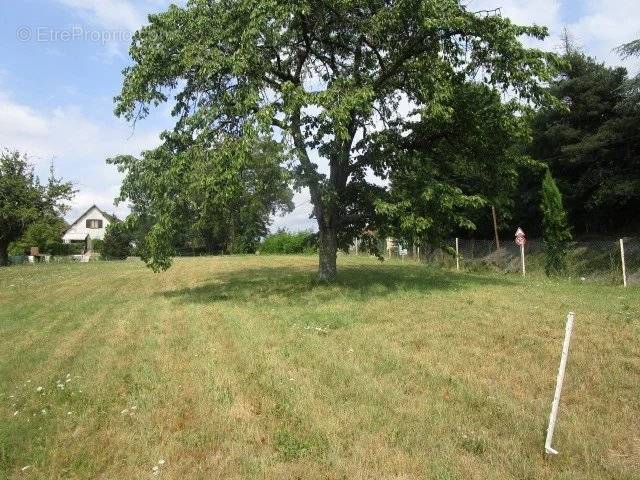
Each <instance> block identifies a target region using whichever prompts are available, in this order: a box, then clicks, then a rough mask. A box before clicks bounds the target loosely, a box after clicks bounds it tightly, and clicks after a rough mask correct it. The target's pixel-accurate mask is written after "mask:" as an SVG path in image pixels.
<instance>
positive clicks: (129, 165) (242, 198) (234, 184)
mask: <svg viewBox="0 0 640 480" xmlns="http://www.w3.org/2000/svg"><path fill="white" fill-rule="evenodd" d="M281 150H282V149H281V148H280V146H279V144H278V143H277V142H275V141H273V140H263V141H260V142H257V141H255V142H254V141H249V142H247V141H245V140H244V139H242V138H226V139H224V140H223V141H222V142H221V143H219V144H217V146H216V148H205V147H202V146H201V145H199V144H194V145H188V146H184V147H181V146H180V145H179V144H178V142H177V141H176V140H175V138H171V137H170V136H167V137H166V142H165V143H164V145H162V146H161V147H160V148H158V149H155V150H150V151H147V152H144V153H143V155H142V157H141V158H139V159H138V158H135V157H131V156H120V157H116V158H113V159H110V160H108V162H110V163H113V164H115V165H116V166H117V167H118V169H119V170H120V171H121V172H123V173H125V178H124V181H123V184H122V188H121V192H120V197H119V199H118V200H119V201H126V200H128V201H129V202H130V204H131V210H132V214H131V215H130V216H129V218H128V219H127V223H128V229H129V231H131V232H134V233H135V235H134V236H135V237H136V238H135V243H136V245H137V247H138V248H137V249H138V251H139V253H140V255H141V257H142V258H143V260H145V261H146V262H147V264H148V265H149V266H150V267H151V268H153V269H154V270H156V271H158V270H161V269H166V268H168V267H169V266H170V264H171V256H172V255H173V254H175V253H176V252H177V250H178V249H179V248H180V246H184V245H185V244H186V243H190V244H192V245H193V244H194V243H202V244H204V246H205V247H206V249H207V251H208V252H210V253H220V252H221V251H223V252H224V251H226V252H228V253H233V252H244V251H247V250H248V249H251V247H252V246H254V248H255V247H256V246H257V245H258V243H259V241H260V238H261V237H263V236H264V235H266V234H267V231H268V224H269V220H270V216H271V215H273V214H275V213H276V212H277V211H287V210H289V209H291V208H292V205H291V197H292V192H291V188H290V186H289V183H290V177H289V175H288V172H287V171H286V169H284V168H283V166H282V165H281V164H282V163H283V157H282V151H281Z"/></svg>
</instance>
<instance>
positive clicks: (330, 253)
mask: <svg viewBox="0 0 640 480" xmlns="http://www.w3.org/2000/svg"><path fill="white" fill-rule="evenodd" d="M149 20H150V24H149V25H148V26H146V27H144V28H143V29H141V30H140V31H139V32H137V33H136V34H135V35H134V38H133V43H132V46H131V49H130V54H131V57H132V59H133V62H134V64H133V66H131V67H130V68H128V69H126V70H125V78H124V82H123V88H122V92H121V94H120V95H119V96H118V97H117V99H116V114H118V115H121V116H124V117H125V118H127V119H129V120H132V121H135V120H138V119H140V118H144V117H145V116H146V115H147V114H148V113H149V112H150V109H151V108H152V107H154V106H157V105H159V104H161V103H164V102H167V101H169V98H170V96H172V95H173V99H174V100H175V105H174V108H173V114H174V116H175V117H176V123H175V128H174V130H173V131H172V132H170V133H167V134H165V136H164V139H165V142H166V144H167V145H168V148H169V149H170V151H171V152H172V154H180V152H182V151H183V150H184V149H186V148H189V146H190V145H198V146H200V147H201V148H204V149H209V148H210V149H216V151H221V152H224V153H225V154H234V148H235V146H234V145H236V142H242V143H243V144H250V143H252V142H256V141H258V140H259V139H261V138H273V139H275V140H276V141H278V142H279V143H280V144H281V145H282V147H283V149H284V150H286V151H287V152H288V154H287V157H289V156H290V157H292V158H293V159H294V161H293V162H292V164H291V165H290V166H291V170H292V172H293V175H294V180H295V185H296V187H308V189H309V192H310V194H311V201H312V203H313V205H314V216H315V218H316V220H317V222H318V228H319V234H320V235H319V241H320V249H319V251H320V276H321V278H325V279H331V278H332V277H333V276H334V275H335V252H336V249H337V248H338V246H340V245H342V246H344V245H346V244H347V243H349V242H350V241H351V238H352V237H353V236H354V234H358V233H360V232H361V231H362V229H363V227H366V228H376V227H377V226H378V225H376V222H377V221H378V220H379V219H380V215H379V212H377V210H376V205H375V202H376V200H377V199H379V198H380V196H381V195H382V194H383V193H384V190H385V189H384V188H379V187H376V183H375V182H372V180H371V175H372V174H373V175H375V176H377V177H379V178H382V179H386V177H387V175H388V174H389V172H390V170H391V169H392V168H393V166H392V165H390V164H389V163H387V161H386V160H385V158H384V156H378V157H377V159H374V158H372V157H373V156H372V155H370V152H371V151H381V150H384V148H385V145H383V144H380V142H384V141H385V139H386V138H387V137H386V136H385V135H379V134H380V133H381V132H382V133H384V132H395V133H396V134H402V133H403V132H407V131H408V129H409V128H410V124H408V123H407V119H408V118H410V116H411V115H417V116H420V118H422V119H423V120H424V121H425V122H428V121H429V120H430V119H432V118H438V117H439V116H441V115H442V113H443V110H444V106H443V99H444V98H447V97H448V96H449V95H450V94H451V90H452V88H453V87H452V86H453V85H454V84H459V83H460V82H465V81H470V80H479V81H482V82H484V83H486V84H487V85H490V86H491V87H492V88H496V89H502V90H510V91H511V92H512V94H514V95H518V96H522V97H524V98H526V99H529V100H532V101H537V100H538V99H539V97H540V96H541V95H543V93H544V91H543V89H542V88H541V85H540V81H541V80H542V81H544V80H546V79H548V78H549V77H550V68H549V66H550V63H553V61H554V56H553V55H552V54H547V53H543V52H541V51H539V50H536V49H531V48H526V47H525V46H523V45H522V44H521V43H520V41H519V37H520V36H521V35H530V36H533V37H536V38H543V37H545V36H546V35H547V30H546V29H545V28H543V27H538V26H517V25H514V24H513V23H512V22H511V21H510V20H509V19H507V18H504V17H502V16H500V15H498V14H495V13H491V12H489V13H487V12H473V11H470V10H469V9H468V8H467V7H466V6H465V5H464V4H463V2H461V1H459V0H395V1H381V0H341V1H296V2H290V1H283V0H219V1H211V0H190V1H189V2H188V3H187V6H186V7H184V8H181V7H177V6H171V7H169V9H168V10H167V11H166V12H164V13H161V14H159V15H153V16H151V17H150V18H149ZM230 139H233V140H230ZM240 139H241V140H240ZM421 173H422V172H421ZM378 183H379V182H378ZM441 203H442V202H441V201H439V200H438V201H436V202H434V206H436V207H438V206H439V205H440V204H441ZM163 228H164V229H165V230H170V229H171V227H170V226H169V225H165V226H164V227H163ZM416 234H418V232H416Z"/></svg>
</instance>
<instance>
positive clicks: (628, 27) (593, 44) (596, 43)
mask: <svg viewBox="0 0 640 480" xmlns="http://www.w3.org/2000/svg"><path fill="white" fill-rule="evenodd" d="M585 3H586V4H587V5H586V12H587V13H586V14H585V15H584V16H583V17H581V18H580V19H579V20H577V21H576V22H574V23H572V24H570V25H568V27H567V28H569V31H570V32H571V33H572V34H573V35H574V37H575V38H576V41H577V42H578V43H580V44H582V46H583V47H584V50H585V52H586V53H588V54H589V55H591V56H595V57H596V58H597V59H598V60H600V61H603V62H606V63H608V64H613V65H623V66H626V67H627V68H629V70H630V71H631V72H633V73H635V72H637V70H638V64H640V60H639V59H638V58H635V59H629V60H627V61H623V60H621V59H620V56H619V55H618V54H617V53H616V52H615V51H614V49H615V48H616V47H618V46H620V45H621V44H623V43H627V42H630V41H632V40H635V39H637V38H640V2H638V1H637V0H612V1H609V2H602V1H601V0H586V1H585Z"/></svg>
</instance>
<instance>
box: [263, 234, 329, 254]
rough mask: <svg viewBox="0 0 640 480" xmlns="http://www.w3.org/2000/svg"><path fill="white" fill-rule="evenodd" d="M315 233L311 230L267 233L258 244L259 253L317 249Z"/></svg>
mask: <svg viewBox="0 0 640 480" xmlns="http://www.w3.org/2000/svg"><path fill="white" fill-rule="evenodd" d="M317 241H318V237H317V235H315V234H313V233H311V232H297V233H290V232H286V231H280V232H277V233H273V234H271V235H267V236H266V237H265V239H264V240H263V241H262V243H261V244H260V250H259V251H260V253H265V254H282V255H293V254H300V253H313V252H316V251H317Z"/></svg>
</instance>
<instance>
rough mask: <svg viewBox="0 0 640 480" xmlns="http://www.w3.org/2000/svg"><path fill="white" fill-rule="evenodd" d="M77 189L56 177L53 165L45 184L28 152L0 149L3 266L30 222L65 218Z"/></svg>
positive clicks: (0, 229)
mask: <svg viewBox="0 0 640 480" xmlns="http://www.w3.org/2000/svg"><path fill="white" fill-rule="evenodd" d="M74 193H75V192H74V190H73V187H72V185H71V184H70V183H69V182H65V181H63V180H62V179H60V178H56V176H55V174H54V171H53V167H51V173H50V176H49V179H48V182H47V184H46V185H42V184H41V183H40V180H39V179H38V177H37V176H36V175H35V173H34V171H33V166H32V165H31V164H30V163H29V160H28V159H27V157H26V156H24V155H21V154H20V153H19V152H17V151H8V150H5V151H2V152H0V266H2V265H6V264H7V263H8V248H9V244H10V243H11V242H14V241H16V240H18V239H19V238H20V237H22V236H23V235H24V234H25V232H27V230H28V229H29V227H30V226H31V225H33V224H35V223H36V222H38V221H39V220H43V219H46V220H48V222H49V223H54V220H55V219H56V218H58V219H59V218H62V216H63V215H64V213H65V212H66V211H67V209H68V203H67V202H68V201H69V200H71V198H73V195H74ZM32 246H35V245H32Z"/></svg>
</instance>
